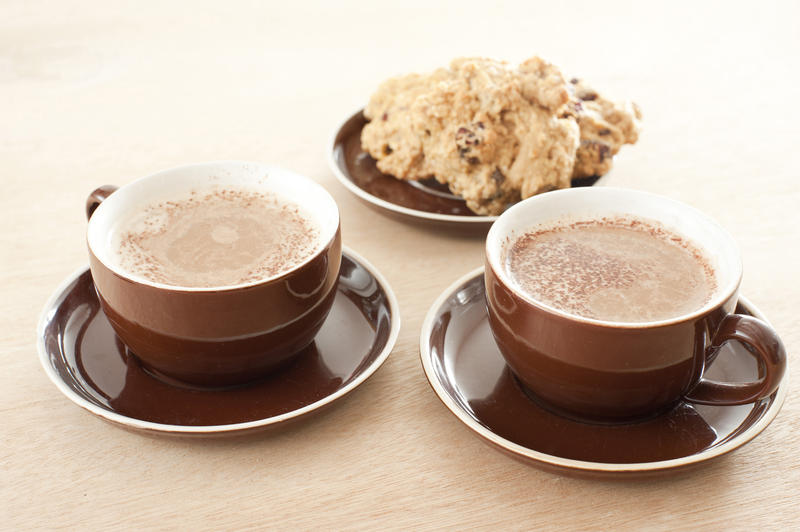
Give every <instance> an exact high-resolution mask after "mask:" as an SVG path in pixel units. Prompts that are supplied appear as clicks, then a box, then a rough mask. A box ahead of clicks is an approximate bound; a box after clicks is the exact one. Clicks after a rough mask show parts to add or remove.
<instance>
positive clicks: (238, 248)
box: [112, 186, 319, 287]
mask: <svg viewBox="0 0 800 532" xmlns="http://www.w3.org/2000/svg"><path fill="white" fill-rule="evenodd" d="M312 220H313V218H312V217H311V216H308V215H306V214H305V213H303V212H302V209H301V208H300V206H299V205H297V204H295V203H293V202H290V201H287V200H286V199H285V198H281V197H279V196H277V195H274V194H272V193H267V192H261V191H256V190H253V189H249V188H245V187H230V186H228V187H225V188H221V187H213V188H206V189H200V190H195V191H192V192H191V193H189V194H187V195H186V197H182V198H179V199H174V198H173V199H170V200H169V201H161V202H158V203H153V204H151V205H148V206H146V207H144V208H143V209H140V210H138V211H137V212H136V213H134V214H133V215H131V216H130V217H128V218H127V219H123V220H122V221H121V222H120V223H119V224H118V225H117V226H116V228H115V230H114V237H113V238H114V241H113V242H112V249H113V250H114V257H115V259H116V261H117V262H118V265H119V267H120V268H121V269H122V270H124V271H125V272H128V273H130V274H133V275H136V276H140V277H143V278H144V279H147V280H150V281H154V282H158V283H164V284H168V285H173V286H184V287H215V286H231V285H238V284H242V283H248V282H253V281H257V280H260V279H265V278H268V277H272V276H274V275H278V274H280V273H283V272H285V271H288V270H290V269H292V268H293V267H294V266H297V265H298V264H300V263H301V262H303V261H304V260H305V259H307V258H308V257H310V256H311V255H312V254H313V253H314V252H315V250H316V249H317V247H318V240H319V229H318V228H317V226H316V224H315V223H314V222H313V221H312Z"/></svg>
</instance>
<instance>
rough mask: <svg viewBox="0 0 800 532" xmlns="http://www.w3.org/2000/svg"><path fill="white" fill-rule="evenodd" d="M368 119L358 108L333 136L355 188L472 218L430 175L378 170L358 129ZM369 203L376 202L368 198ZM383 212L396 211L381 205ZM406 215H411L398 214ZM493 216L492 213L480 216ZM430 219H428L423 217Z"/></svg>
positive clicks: (586, 182)
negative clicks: (416, 179) (420, 178)
mask: <svg viewBox="0 0 800 532" xmlns="http://www.w3.org/2000/svg"><path fill="white" fill-rule="evenodd" d="M366 123H367V119H366V118H365V117H364V114H363V113H362V112H361V111H359V112H357V113H356V114H354V115H353V116H352V117H350V119H349V120H347V121H346V122H345V123H344V125H343V126H342V128H341V129H340V130H339V131H338V133H337V135H336V138H335V140H334V147H333V149H334V152H335V156H334V159H335V161H336V164H337V165H338V167H339V169H340V170H341V172H342V174H344V175H345V177H347V178H348V179H349V180H350V181H351V182H352V183H353V184H355V185H356V186H357V187H358V188H360V189H362V190H363V191H365V192H367V193H368V194H370V195H371V196H374V197H376V198H379V199H382V200H385V201H387V202H389V203H392V204H394V205H398V206H402V207H407V208H409V209H413V210H415V211H420V212H423V213H435V214H447V215H456V216H462V217H465V218H474V217H475V216H476V215H475V213H473V212H472V211H471V210H469V209H468V208H467V205H466V203H465V202H464V200H462V199H459V198H457V197H454V196H452V195H451V194H450V193H449V191H448V189H447V187H446V186H445V185H441V184H439V183H437V182H436V181H435V180H433V179H429V180H425V181H424V182H422V183H421V185H422V186H420V184H416V183H412V182H408V181H402V180H400V179H396V178H394V177H392V176H390V175H386V174H384V173H382V172H381V171H380V170H378V167H377V166H376V164H375V159H373V158H372V157H371V156H370V155H369V154H368V153H366V152H365V151H364V150H363V149H362V148H361V130H362V129H363V128H364V125H365V124H366ZM598 179H599V176H597V177H589V178H584V179H575V180H573V182H572V186H573V187H576V186H591V185H593V184H595V183H596V182H597V180H598ZM367 204H368V205H370V206H371V207H376V205H375V204H373V203H370V202H367ZM377 208H378V209H379V210H380V211H381V212H384V213H385V214H390V215H391V214H396V213H390V212H387V211H386V210H385V209H380V208H379V207H377ZM400 217H401V218H404V219H408V218H413V216H411V217H409V216H400ZM483 218H492V217H483ZM425 221H426V222H427V223H432V222H433V221H431V220H425ZM490 225H491V219H489V220H487V222H486V223H485V224H484V229H488V227H489V226H490Z"/></svg>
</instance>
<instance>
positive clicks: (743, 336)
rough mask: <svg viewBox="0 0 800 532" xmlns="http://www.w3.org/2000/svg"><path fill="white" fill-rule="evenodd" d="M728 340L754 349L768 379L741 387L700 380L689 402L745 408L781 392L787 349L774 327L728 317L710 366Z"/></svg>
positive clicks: (713, 347) (710, 354) (739, 316)
mask: <svg viewBox="0 0 800 532" xmlns="http://www.w3.org/2000/svg"><path fill="white" fill-rule="evenodd" d="M728 340H735V341H737V342H741V343H743V344H745V345H746V346H748V347H750V348H751V349H750V350H751V352H752V353H753V355H754V356H755V357H756V358H757V359H758V360H759V365H760V366H761V368H763V370H764V372H763V373H764V375H763V376H762V377H761V378H760V379H759V380H757V381H753V382H745V383H741V384H738V383H736V384H734V383H727V382H717V381H712V380H707V379H704V378H703V379H700V382H699V383H697V385H696V386H695V387H694V388H693V389H692V390H691V391H690V392H689V393H688V394H687V395H686V397H685V399H686V400H687V401H689V402H692V403H697V404H701V405H717V406H734V405H745V404H748V403H754V402H756V401H758V400H759V399H763V398H765V397H769V396H770V395H772V394H773V393H774V392H775V390H777V389H778V385H779V384H780V382H781V378H782V377H783V374H784V372H785V371H786V349H785V348H784V347H783V342H781V339H780V338H779V337H778V334H777V333H776V332H775V330H774V329H773V328H772V327H770V326H769V325H767V324H766V323H764V322H763V321H761V320H759V319H757V318H754V317H752V316H745V315H742V314H728V315H727V316H725V319H723V320H722V323H721V324H720V326H719V329H717V333H716V334H715V335H714V338H713V339H712V342H711V346H710V347H709V348H708V349H707V350H706V362H707V363H708V362H709V361H711V360H713V359H714V357H716V355H717V351H718V350H719V348H720V346H722V344H724V343H725V342H727V341H728Z"/></svg>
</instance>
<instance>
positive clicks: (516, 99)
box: [361, 57, 629, 215]
mask: <svg viewBox="0 0 800 532" xmlns="http://www.w3.org/2000/svg"><path fill="white" fill-rule="evenodd" d="M577 88H578V87H577V84H569V83H567V82H566V80H565V79H564V77H563V76H562V75H561V72H560V71H559V70H558V68H557V67H555V66H554V65H552V64H550V63H548V62H546V61H544V60H542V59H540V58H538V57H533V58H531V59H529V60H527V61H525V62H524V63H522V64H521V65H519V66H518V67H516V68H514V67H511V66H509V65H508V64H507V63H505V62H502V61H494V60H491V59H485V58H461V59H456V60H454V61H453V62H452V63H451V64H450V67H449V68H446V69H445V68H441V69H438V70H436V71H434V72H432V73H430V74H410V75H406V76H400V77H397V78H392V79H389V80H387V81H386V82H384V83H383V84H382V85H381V86H380V87H379V88H378V90H377V91H376V92H375V94H373V96H372V98H371V99H370V101H369V104H368V105H367V106H366V108H365V109H364V115H365V116H366V118H367V119H369V120H370V122H369V123H368V124H367V125H366V126H364V129H363V131H362V134H361V143H362V147H363V148H364V150H365V151H367V152H368V153H369V154H370V155H371V156H372V157H373V158H375V159H376V160H377V166H378V169H379V170H381V171H382V172H383V173H386V174H390V175H393V176H395V177H397V178H398V179H406V180H417V179H424V178H428V177H431V176H433V177H435V178H436V179H437V180H438V181H439V182H441V183H445V184H447V185H448V187H449V188H450V190H451V191H452V192H453V193H454V194H457V195H459V196H461V197H463V198H464V200H465V201H466V203H467V206H468V207H469V208H470V209H471V210H472V211H474V212H476V213H478V214H485V215H492V214H500V213H502V212H503V210H505V209H506V208H507V207H508V205H510V204H512V203H515V202H517V201H519V200H520V199H524V198H527V197H529V196H532V195H534V194H538V193H540V192H544V191H547V190H553V189H557V188H565V187H569V186H570V180H571V178H572V177H573V175H574V174H575V171H576V161H578V159H579V158H581V157H582V159H581V160H584V161H586V162H585V164H584V165H583V166H581V168H584V166H585V168H586V170H587V171H588V170H597V169H599V168H600V166H599V165H600V163H604V162H606V154H605V153H599V152H605V151H608V152H610V151H611V150H615V151H613V153H616V150H619V145H621V143H623V142H625V140H622V141H621V142H620V143H619V144H607V143H606V144H604V146H606V147H602V148H601V147H599V146H600V144H599V143H598V147H596V148H591V147H590V146H589V144H588V142H589V141H593V140H594V139H595V138H602V137H604V136H606V135H607V134H605V133H603V129H609V131H611V128H610V127H608V128H607V127H605V124H610V125H614V127H615V128H616V129H614V130H613V131H614V133H613V135H617V134H619V135H621V137H620V138H621V139H628V138H629V134H628V132H627V130H626V129H624V127H625V126H624V124H623V121H624V120H623V118H624V117H620V116H621V115H620V116H616V115H613V113H612V111H614V110H615V109H616V108H615V107H614V104H612V103H611V102H607V101H606V100H600V101H598V102H597V104H598V105H599V104H600V103H603V105H606V104H607V105H608V106H609V108H608V109H606V107H597V109H596V110H595V109H590V110H584V109H581V108H580V106H581V105H584V104H586V103H588V100H586V101H585V100H581V99H580V98H578V97H577V96H576V94H577V92H576V89H577ZM592 103H593V105H594V102H592ZM581 122H583V123H585V124H586V125H585V127H586V128H587V132H586V134H585V139H586V140H587V145H586V146H585V147H584V146H583V145H582V144H581V142H582V139H583V138H584V132H583V129H582V128H583V126H580V125H579V124H581ZM592 128H594V130H592ZM613 135H612V137H613V138H616V137H614V136H613ZM612 137H609V140H610V139H611V138H612ZM580 150H583V155H581V156H579V155H578V152H579V151H580ZM593 150H594V151H593ZM613 153H612V155H613ZM607 159H608V164H609V165H610V156H608V157H607ZM590 175H593V174H590Z"/></svg>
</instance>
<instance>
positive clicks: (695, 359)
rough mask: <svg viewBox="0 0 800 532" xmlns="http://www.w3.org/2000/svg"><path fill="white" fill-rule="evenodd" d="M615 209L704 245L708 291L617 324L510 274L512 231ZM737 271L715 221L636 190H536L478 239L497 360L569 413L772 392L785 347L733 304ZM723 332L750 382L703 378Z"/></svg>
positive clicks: (620, 413)
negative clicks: (683, 305)
mask: <svg viewBox="0 0 800 532" xmlns="http://www.w3.org/2000/svg"><path fill="white" fill-rule="evenodd" d="M619 215H623V216H624V215H628V216H633V217H640V218H647V219H650V220H656V221H658V222H659V223H660V224H662V225H663V226H665V227H666V228H668V229H671V230H672V231H674V232H676V233H678V234H679V235H683V236H684V237H686V238H688V239H689V240H691V241H692V242H693V243H694V244H696V245H697V246H698V247H699V248H700V249H702V250H704V251H705V253H706V255H707V257H709V259H710V260H711V261H712V267H713V269H714V272H715V276H716V280H717V284H718V288H717V290H716V291H715V293H714V295H713V296H712V298H711V300H710V301H708V303H706V304H705V305H704V306H703V307H702V308H699V309H697V310H695V311H694V312H691V313H689V314H685V315H681V316H676V317H674V318H671V319H666V320H661V321H656V322H645V323H618V322H609V321H602V320H597V319H590V318H585V317H581V316H577V315H572V314H568V313H566V312H563V311H560V310H558V309H555V308H553V307H550V306H548V305H547V304H545V303H543V302H541V301H537V300H536V299H535V298H533V297H532V296H531V295H529V294H527V293H525V292H524V291H523V290H521V289H520V287H518V286H517V285H516V284H515V283H514V282H513V279H512V277H511V276H510V275H509V273H508V271H507V269H506V266H505V251H506V248H507V246H508V245H509V243H513V242H514V241H515V240H516V238H518V237H519V236H521V235H523V234H525V233H527V232H529V231H530V230H532V229H536V228H537V227H547V226H551V224H553V223H554V222H570V221H578V220H592V219H601V218H603V217H606V216H608V217H615V216H619ZM741 278H742V264H741V258H740V254H739V250H738V247H737V245H736V243H735V242H734V240H733V238H732V237H731V236H730V235H729V234H728V233H727V232H726V231H725V230H724V229H722V228H721V227H720V226H719V225H717V224H716V223H715V222H714V221H712V220H711V219H709V218H708V217H707V216H705V215H704V214H702V213H701V212H699V211H697V210H696V209H694V208H692V207H689V206H688V205H685V204H682V203H679V202H677V201H674V200H671V199H668V198H665V197H661V196H656V195H653V194H649V193H645V192H640V191H635V190H625V189H614V188H609V187H598V188H575V189H566V190H559V191H555V192H548V193H546V194H542V195H540V196H535V197H533V198H530V199H528V200H525V201H523V202H521V203H519V204H517V205H515V206H514V207H512V208H510V209H509V210H507V211H506V212H505V213H503V215H502V216H500V218H499V219H498V220H497V221H496V222H495V223H494V225H493V226H492V228H491V230H490V231H489V234H488V236H487V240H486V270H485V283H486V300H487V306H488V313H489V323H490V326H491V329H492V333H493V335H494V338H495V340H496V342H497V345H498V347H499V349H500V351H501V353H502V355H503V357H504V358H505V360H506V362H507V363H508V366H509V367H510V368H511V370H512V371H513V373H514V374H515V375H516V376H517V378H518V380H519V381H520V382H521V383H522V385H523V386H524V387H525V388H527V391H528V392H530V393H529V396H531V397H532V398H533V399H534V400H537V401H541V402H542V403H543V404H544V405H546V406H549V407H551V408H552V409H553V410H554V411H556V412H559V413H562V414H566V415H568V416H571V417H576V418H579V419H590V420H629V419H634V418H639V417H646V416H648V415H653V414H656V413H659V412H661V411H664V410H666V409H668V408H670V407H671V406H672V405H674V404H676V403H678V402H679V401H681V400H686V401H690V402H693V403H699V404H710V405H740V404H747V403H752V402H755V401H758V400H760V399H762V398H764V397H767V396H769V395H771V394H772V393H773V392H775V390H776V389H777V387H778V384H779V383H780V381H781V378H782V377H783V374H784V371H785V367H786V353H785V350H784V347H783V344H782V342H781V340H780V338H779V337H778V335H777V334H776V333H775V331H774V330H773V329H772V328H771V327H770V326H769V325H768V324H766V323H765V322H763V321H760V320H758V319H756V318H753V317H751V316H742V315H737V314H734V313H733V312H734V309H735V307H736V302H737V298H738V291H739V285H740V282H741ZM728 341H736V342H742V343H743V344H745V345H746V346H747V348H748V350H749V351H750V352H751V353H752V354H753V355H754V356H755V357H756V358H757V360H758V362H759V366H760V370H759V374H760V378H759V380H758V381H756V382H748V383H726V382H714V381H711V380H707V379H704V378H703V371H704V368H705V367H706V366H707V365H708V364H709V363H710V362H711V361H712V360H713V359H714V357H715V356H716V355H717V353H718V351H719V347H720V346H721V345H722V344H723V343H725V342H728Z"/></svg>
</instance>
